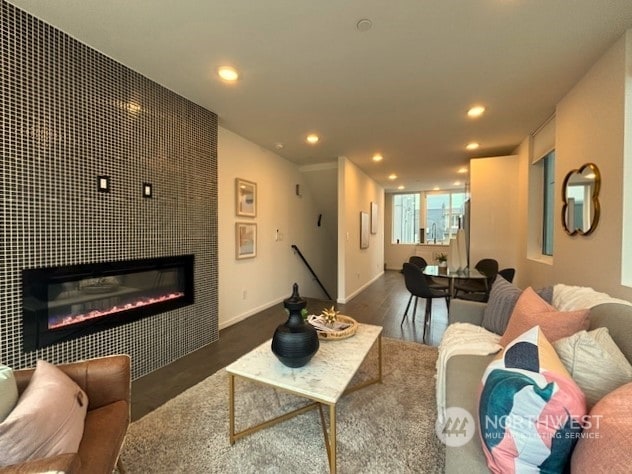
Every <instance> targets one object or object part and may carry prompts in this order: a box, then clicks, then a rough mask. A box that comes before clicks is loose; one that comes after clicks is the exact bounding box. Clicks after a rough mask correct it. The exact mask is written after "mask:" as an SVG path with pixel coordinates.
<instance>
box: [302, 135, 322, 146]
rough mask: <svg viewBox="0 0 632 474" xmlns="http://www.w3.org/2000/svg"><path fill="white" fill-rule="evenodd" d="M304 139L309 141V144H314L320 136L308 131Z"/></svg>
mask: <svg viewBox="0 0 632 474" xmlns="http://www.w3.org/2000/svg"><path fill="white" fill-rule="evenodd" d="M305 140H307V143H309V144H310V145H316V143H318V141H319V140H320V137H319V136H318V135H316V134H315V133H310V134H309V135H307V138H306V139H305Z"/></svg>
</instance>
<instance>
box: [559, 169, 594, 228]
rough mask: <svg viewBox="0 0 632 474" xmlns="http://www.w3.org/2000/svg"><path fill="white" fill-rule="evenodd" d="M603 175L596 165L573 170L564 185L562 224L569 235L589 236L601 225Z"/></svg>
mask: <svg viewBox="0 0 632 474" xmlns="http://www.w3.org/2000/svg"><path fill="white" fill-rule="evenodd" d="M600 186H601V175H600V174H599V168H597V165H595V164H594V163H586V164H585V165H583V166H582V167H581V168H579V169H576V170H571V171H570V172H569V173H568V174H567V175H566V178H564V183H563V184H562V200H563V201H564V205H563V206H562V223H563V224H564V230H565V231H566V233H567V234H569V235H575V234H580V235H589V234H591V233H592V232H593V231H594V230H595V228H596V227H597V224H598V223H599V188H600Z"/></svg>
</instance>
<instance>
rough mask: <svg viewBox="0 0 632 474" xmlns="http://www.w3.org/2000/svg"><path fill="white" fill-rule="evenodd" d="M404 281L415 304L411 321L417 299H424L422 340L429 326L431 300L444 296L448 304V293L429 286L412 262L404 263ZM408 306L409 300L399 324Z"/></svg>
mask: <svg viewBox="0 0 632 474" xmlns="http://www.w3.org/2000/svg"><path fill="white" fill-rule="evenodd" d="M403 272H404V283H405V285H406V289H407V290H408V291H409V292H410V296H411V298H413V297H414V298H415V305H414V307H413V323H414V322H415V315H416V313H417V299H418V298H424V299H425V300H426V301H425V303H426V308H425V312H424V327H423V331H422V336H421V337H422V340H423V341H425V340H426V327H428V328H429V327H430V322H431V319H432V300H433V299H435V298H445V300H446V304H447V305H448V307H449V305H450V293H449V291H448V290H447V289H434V288H431V287H430V285H429V284H428V280H427V279H426V275H424V273H423V270H421V269H420V268H419V267H417V266H416V265H414V264H412V263H404V269H403ZM409 307H410V300H409V301H408V305H407V306H406V311H404V316H403V317H402V322H401V323H400V326H401V325H403V324H404V320H405V319H406V316H408V309H409Z"/></svg>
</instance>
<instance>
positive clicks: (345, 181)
mask: <svg viewBox="0 0 632 474" xmlns="http://www.w3.org/2000/svg"><path fill="white" fill-rule="evenodd" d="M371 202H376V203H377V205H378V232H377V234H370V241H369V248H367V249H361V248H360V212H367V213H369V214H370V204H371ZM382 273H384V189H383V188H382V187H381V186H379V185H378V184H377V183H376V182H375V181H373V180H372V179H371V178H369V177H368V176H367V175H366V174H364V173H363V172H362V171H360V169H359V168H358V167H357V166H355V165H354V164H353V163H351V162H350V161H349V160H348V159H346V158H344V157H340V158H339V159H338V302H340V303H346V302H347V301H349V300H350V299H351V298H353V296H355V295H356V294H358V293H359V292H360V291H362V290H363V289H364V288H366V287H367V286H368V285H370V284H371V283H372V282H373V281H374V280H376V279H377V278H378V277H379V276H380V275H382Z"/></svg>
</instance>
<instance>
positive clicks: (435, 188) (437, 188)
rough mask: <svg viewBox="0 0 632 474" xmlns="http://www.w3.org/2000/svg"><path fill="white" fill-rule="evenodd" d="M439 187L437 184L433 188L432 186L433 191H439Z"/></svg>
mask: <svg viewBox="0 0 632 474" xmlns="http://www.w3.org/2000/svg"><path fill="white" fill-rule="evenodd" d="M440 189H441V188H440V187H439V186H435V187H434V188H432V190H433V191H439V190H440Z"/></svg>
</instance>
